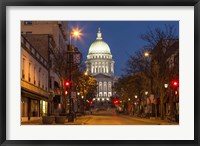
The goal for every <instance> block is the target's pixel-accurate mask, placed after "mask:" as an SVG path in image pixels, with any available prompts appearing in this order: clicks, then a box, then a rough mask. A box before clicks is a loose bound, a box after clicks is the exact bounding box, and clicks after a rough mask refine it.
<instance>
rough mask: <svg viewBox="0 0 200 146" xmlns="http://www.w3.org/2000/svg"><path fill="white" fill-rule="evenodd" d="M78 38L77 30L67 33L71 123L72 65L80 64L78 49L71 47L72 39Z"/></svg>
mask: <svg viewBox="0 0 200 146" xmlns="http://www.w3.org/2000/svg"><path fill="white" fill-rule="evenodd" d="M73 36H74V37H79V36H80V32H79V31H77V30H72V31H71V32H70V33H69V48H68V49H67V54H68V57H67V58H68V63H69V80H70V82H71V86H70V87H69V116H68V122H73V121H74V105H73V99H72V94H74V92H73V87H72V86H73V84H72V70H73V64H80V62H81V58H82V56H81V53H80V52H79V51H78V48H73V47H72V43H71V40H72V37H73Z"/></svg>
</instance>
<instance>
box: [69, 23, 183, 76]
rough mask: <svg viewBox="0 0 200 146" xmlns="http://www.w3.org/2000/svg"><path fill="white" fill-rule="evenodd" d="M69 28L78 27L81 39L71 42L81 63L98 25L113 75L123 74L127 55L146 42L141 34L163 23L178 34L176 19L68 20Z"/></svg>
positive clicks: (163, 25) (94, 38) (95, 34)
mask: <svg viewBox="0 0 200 146" xmlns="http://www.w3.org/2000/svg"><path fill="white" fill-rule="evenodd" d="M68 24H69V30H71V29H73V28H80V29H81V32H82V36H81V39H72V44H74V45H75V46H76V47H78V48H79V50H80V51H81V52H82V54H83V63H84V62H85V60H86V56H87V54H88V50H89V47H90V45H91V44H92V42H93V41H95V40H96V37H97V31H98V27H100V28H101V33H102V38H103V40H104V41H105V42H106V43H107V44H108V45H109V47H110V49H111V53H112V55H113V60H114V61H115V68H114V69H115V70H114V71H115V75H117V76H120V75H122V74H124V72H123V69H124V68H125V65H126V61H127V60H128V58H129V56H130V55H132V54H134V52H136V51H137V50H139V49H141V48H142V47H143V46H145V44H146V42H145V41H143V40H142V39H141V38H140V35H141V34H144V33H146V32H147V31H148V30H149V29H154V28H156V27H160V28H163V29H164V27H165V24H170V25H174V26H175V28H176V33H177V35H178V36H179V22H178V21H68Z"/></svg>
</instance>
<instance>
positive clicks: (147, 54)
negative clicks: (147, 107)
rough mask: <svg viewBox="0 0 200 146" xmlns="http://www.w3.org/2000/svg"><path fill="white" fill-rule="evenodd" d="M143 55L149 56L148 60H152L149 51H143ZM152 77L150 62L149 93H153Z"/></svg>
mask: <svg viewBox="0 0 200 146" xmlns="http://www.w3.org/2000/svg"><path fill="white" fill-rule="evenodd" d="M144 57H146V58H147V57H149V58H150V61H152V60H151V59H152V58H151V57H152V56H151V52H144ZM152 86H153V77H152V62H151V64H150V94H153V89H152V88H153V87H152Z"/></svg>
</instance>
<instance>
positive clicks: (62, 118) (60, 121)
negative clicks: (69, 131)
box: [55, 116, 66, 124]
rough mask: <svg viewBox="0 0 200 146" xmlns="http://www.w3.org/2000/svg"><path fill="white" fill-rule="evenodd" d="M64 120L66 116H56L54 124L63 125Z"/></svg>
mask: <svg viewBox="0 0 200 146" xmlns="http://www.w3.org/2000/svg"><path fill="white" fill-rule="evenodd" d="M65 120H66V116H56V117H55V122H56V123H58V124H64V123H65Z"/></svg>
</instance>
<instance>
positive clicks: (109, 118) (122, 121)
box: [22, 109, 177, 125]
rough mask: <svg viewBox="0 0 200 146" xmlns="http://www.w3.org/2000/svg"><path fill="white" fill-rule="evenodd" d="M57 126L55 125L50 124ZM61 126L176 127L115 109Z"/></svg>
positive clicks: (84, 116)
mask: <svg viewBox="0 0 200 146" xmlns="http://www.w3.org/2000/svg"><path fill="white" fill-rule="evenodd" d="M22 125H43V123H42V120H41V118H39V119H36V120H30V121H24V122H22ZM52 125H57V124H55V123H54V124H52ZM62 125H177V123H175V122H171V121H167V120H160V119H155V118H152V119H147V118H140V117H134V116H130V115H122V114H116V112H115V109H106V110H101V111H97V110H93V111H92V114H88V115H82V116H78V117H76V118H75V121H74V122H68V121H67V120H65V123H64V124H62Z"/></svg>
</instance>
